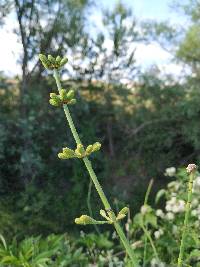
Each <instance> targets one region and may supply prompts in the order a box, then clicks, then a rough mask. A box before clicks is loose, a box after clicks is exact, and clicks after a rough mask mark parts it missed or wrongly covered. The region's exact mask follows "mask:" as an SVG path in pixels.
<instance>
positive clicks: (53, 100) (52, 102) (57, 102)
mask: <svg viewBox="0 0 200 267" xmlns="http://www.w3.org/2000/svg"><path fill="white" fill-rule="evenodd" d="M49 103H50V104H51V105H52V106H55V107H58V106H59V105H60V103H59V101H57V99H52V98H51V99H49Z"/></svg>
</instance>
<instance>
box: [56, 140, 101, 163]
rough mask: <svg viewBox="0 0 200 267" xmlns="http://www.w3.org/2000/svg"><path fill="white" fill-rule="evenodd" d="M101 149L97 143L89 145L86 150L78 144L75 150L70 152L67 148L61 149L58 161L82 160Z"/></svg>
mask: <svg viewBox="0 0 200 267" xmlns="http://www.w3.org/2000/svg"><path fill="white" fill-rule="evenodd" d="M100 148H101V144H100V143H99V142H96V143H94V144H93V145H89V146H88V147H87V148H86V149H85V148H84V146H83V145H82V144H78V145H77V148H76V149H75V150H72V149H70V148H68V147H65V148H63V151H62V152H61V153H59V154H58V157H59V158H60V159H70V158H84V157H87V156H89V155H90V154H92V153H93V152H96V151H98V150H99V149H100Z"/></svg>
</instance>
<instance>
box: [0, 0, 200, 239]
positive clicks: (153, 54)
mask: <svg viewBox="0 0 200 267" xmlns="http://www.w3.org/2000/svg"><path fill="white" fill-rule="evenodd" d="M199 25H200V4H199V1H197V0H187V1H175V2H174V1H171V0H163V1H159V0H152V1H148V0H140V1H137V0H135V1H132V0H124V1H121V2H119V1H117V0H116V1H115V0H109V1H106V0H101V1H93V0H26V1H24V0H23V1H22V0H15V1H14V0H13V1H12V0H10V1H4V0H1V1H0V27H1V28H0V40H1V41H0V229H1V233H3V234H4V235H6V236H7V237H9V236H10V237H11V236H13V235H17V236H19V237H21V238H23V237H24V236H27V235H44V236H46V235H48V234H50V233H64V232H70V233H73V232H76V231H79V230H80V228H78V229H77V226H74V218H75V217H77V216H79V215H80V214H82V213H86V214H87V213H88V209H90V210H92V212H93V213H94V214H95V213H98V210H99V208H100V207H101V204H100V202H99V199H98V196H97V194H96V192H95V190H94V188H93V187H90V186H89V177H88V174H87V172H86V170H85V169H84V165H83V163H82V162H81V161H78V160H69V161H61V160H59V159H58V157H57V153H58V152H59V151H60V150H61V148H62V147H64V146H69V147H72V148H73V147H74V140H73V138H72V135H71V133H70V131H69V128H68V126H67V123H66V120H65V117H64V114H63V111H62V110H61V109H56V108H53V107H52V106H50V105H49V93H50V92H56V85H55V82H54V80H53V78H52V75H51V73H49V72H47V71H46V70H44V68H43V67H42V66H41V64H40V63H39V61H38V54H39V53H44V54H52V55H61V56H67V57H68V59H69V62H68V64H67V65H66V68H65V69H64V70H63V72H62V79H63V87H64V88H67V89H68V88H73V89H74V90H76V92H77V95H78V96H77V98H78V103H77V104H76V105H75V106H73V107H71V108H70V110H71V112H72V116H73V118H74V120H75V124H76V126H77V128H78V131H79V133H80V135H81V138H82V140H83V142H84V144H91V143H94V142H96V141H99V142H101V143H102V150H101V151H100V152H99V153H96V154H95V155H94V156H93V158H92V160H93V162H94V168H95V170H96V172H97V174H98V177H99V179H100V182H101V183H102V184H103V186H104V188H105V191H106V194H107V195H108V196H109V198H110V200H111V202H112V203H114V204H113V205H114V207H115V208H116V207H121V206H122V205H124V204H127V203H128V204H130V207H131V211H132V214H135V213H136V212H137V211H138V209H139V207H140V206H141V205H142V203H143V201H144V195H145V192H146V188H147V185H148V183H149V180H150V179H151V178H154V187H153V191H152V195H153V193H154V192H155V191H157V190H158V189H159V188H161V187H163V186H164V185H165V184H166V183H168V182H169V181H170V178H169V177H165V176H164V175H163V173H164V171H165V169H166V168H167V167H171V166H173V167H176V168H178V167H180V166H185V165H186V164H188V163H190V162H193V161H194V162H198V161H199V151H200V124H199V116H200V86H199V81H200V49H199V43H200V26H199ZM88 190H89V191H88ZM150 202H151V198H150ZM97 207H98V209H97ZM90 230H91V229H90Z"/></svg>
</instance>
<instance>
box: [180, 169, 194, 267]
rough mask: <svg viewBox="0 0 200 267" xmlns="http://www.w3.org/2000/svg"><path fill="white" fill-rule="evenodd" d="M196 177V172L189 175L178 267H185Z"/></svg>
mask: <svg viewBox="0 0 200 267" xmlns="http://www.w3.org/2000/svg"><path fill="white" fill-rule="evenodd" d="M194 177H195V172H191V173H190V175H189V182H188V195H187V203H186V207H185V219H184V224H183V232H182V238H181V245H180V251H179V257H178V267H182V266H183V256H184V250H185V242H186V236H187V230H188V229H187V228H188V222H189V214H190V207H191V200H192V188H193V181H194Z"/></svg>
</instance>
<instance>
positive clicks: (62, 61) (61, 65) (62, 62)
mask: <svg viewBox="0 0 200 267" xmlns="http://www.w3.org/2000/svg"><path fill="white" fill-rule="evenodd" d="M67 61H68V59H67V58H66V57H65V58H63V59H62V60H61V61H60V67H63V66H64V65H65V64H66V63H67Z"/></svg>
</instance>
